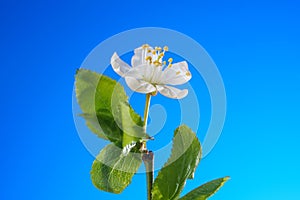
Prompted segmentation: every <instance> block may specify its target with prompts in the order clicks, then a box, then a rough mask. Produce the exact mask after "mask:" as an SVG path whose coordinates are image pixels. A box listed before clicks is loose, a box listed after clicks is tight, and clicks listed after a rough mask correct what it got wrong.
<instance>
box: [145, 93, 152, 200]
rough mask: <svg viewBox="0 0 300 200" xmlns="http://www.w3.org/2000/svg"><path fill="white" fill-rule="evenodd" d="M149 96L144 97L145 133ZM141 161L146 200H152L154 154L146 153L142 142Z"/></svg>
mask: <svg viewBox="0 0 300 200" xmlns="http://www.w3.org/2000/svg"><path fill="white" fill-rule="evenodd" d="M150 100H151V94H150V93H149V94H147V95H146V104H145V110H144V131H145V132H146V131H147V121H148V113H149V107H150ZM143 148H144V149H143V161H144V164H145V168H146V179H147V180H146V183H147V199H148V200H151V199H152V193H151V191H152V186H153V174H154V172H153V166H154V154H153V152H152V151H148V150H147V147H146V141H144V142H143Z"/></svg>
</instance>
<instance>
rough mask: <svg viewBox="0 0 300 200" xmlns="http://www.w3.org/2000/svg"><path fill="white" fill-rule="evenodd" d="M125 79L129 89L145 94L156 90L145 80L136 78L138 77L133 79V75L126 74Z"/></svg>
mask: <svg viewBox="0 0 300 200" xmlns="http://www.w3.org/2000/svg"><path fill="white" fill-rule="evenodd" d="M125 81H126V83H127V85H128V87H129V88H130V89H131V90H133V91H136V92H140V93H145V94H146V93H150V92H154V91H156V88H155V87H154V86H153V85H152V84H150V83H148V82H146V81H143V80H138V79H135V78H133V77H130V76H126V77H125Z"/></svg>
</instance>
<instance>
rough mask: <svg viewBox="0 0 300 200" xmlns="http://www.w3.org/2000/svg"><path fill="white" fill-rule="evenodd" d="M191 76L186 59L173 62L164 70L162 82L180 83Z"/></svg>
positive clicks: (186, 80)
mask: <svg viewBox="0 0 300 200" xmlns="http://www.w3.org/2000/svg"><path fill="white" fill-rule="evenodd" d="M191 78H192V75H191V72H190V71H189V69H188V64H187V62H186V61H183V62H179V63H174V64H173V65H172V66H171V67H168V68H167V69H165V70H164V79H163V80H162V81H163V82H162V83H163V84H169V85H181V84H184V83H186V82H188V81H189V80H190V79H191Z"/></svg>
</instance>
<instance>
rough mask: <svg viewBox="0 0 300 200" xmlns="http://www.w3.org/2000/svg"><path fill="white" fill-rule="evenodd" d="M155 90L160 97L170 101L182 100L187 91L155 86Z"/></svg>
mask: <svg viewBox="0 0 300 200" xmlns="http://www.w3.org/2000/svg"><path fill="white" fill-rule="evenodd" d="M156 88H157V90H158V91H159V92H160V93H161V94H162V95H164V96H166V97H169V98H172V99H182V98H184V97H185V96H186V95H187V94H188V90H187V89H184V90H180V89H178V88H174V87H171V86H166V85H157V86H156Z"/></svg>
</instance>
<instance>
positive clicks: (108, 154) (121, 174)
mask: <svg viewBox="0 0 300 200" xmlns="http://www.w3.org/2000/svg"><path fill="white" fill-rule="evenodd" d="M141 163H142V157H141V154H140V153H129V154H124V152H123V150H122V149H121V148H119V147H117V146H116V145H114V144H113V143H111V144H109V145H107V146H106V147H105V148H104V149H102V150H101V152H100V154H99V155H98V156H97V159H96V160H95V161H94V163H93V165H92V170H91V179H92V182H93V184H94V185H95V187H97V188H98V189H100V190H103V191H107V192H112V193H116V194H119V193H121V192H122V191H123V190H124V189H125V188H126V187H127V186H128V185H129V184H130V183H131V179H132V177H133V175H134V174H135V173H136V172H137V170H138V168H139V167H140V165H141Z"/></svg>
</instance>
